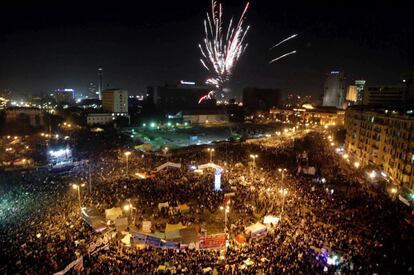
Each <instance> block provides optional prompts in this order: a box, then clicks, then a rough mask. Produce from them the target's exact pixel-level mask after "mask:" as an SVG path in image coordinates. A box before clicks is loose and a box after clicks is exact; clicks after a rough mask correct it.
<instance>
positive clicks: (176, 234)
mask: <svg viewBox="0 0 414 275" xmlns="http://www.w3.org/2000/svg"><path fill="white" fill-rule="evenodd" d="M185 228H187V227H186V226H184V225H182V223H177V224H171V223H167V226H166V227H165V239H166V240H179V239H181V234H180V230H181V229H185Z"/></svg>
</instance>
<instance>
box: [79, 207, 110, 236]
mask: <svg viewBox="0 0 414 275" xmlns="http://www.w3.org/2000/svg"><path fill="white" fill-rule="evenodd" d="M81 216H82V219H83V220H84V221H85V222H86V223H87V224H89V225H90V226H91V227H92V228H93V229H94V230H95V231H96V232H103V231H104V230H105V229H106V228H107V225H106V222H105V220H104V218H103V217H102V216H101V214H100V213H99V211H98V210H97V209H96V208H92V207H82V208H81Z"/></svg>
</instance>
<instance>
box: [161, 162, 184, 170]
mask: <svg viewBox="0 0 414 275" xmlns="http://www.w3.org/2000/svg"><path fill="white" fill-rule="evenodd" d="M167 167H173V168H181V163H174V162H166V163H164V164H162V165H160V166H158V167H157V168H155V171H157V172H159V171H161V170H163V169H165V168H167Z"/></svg>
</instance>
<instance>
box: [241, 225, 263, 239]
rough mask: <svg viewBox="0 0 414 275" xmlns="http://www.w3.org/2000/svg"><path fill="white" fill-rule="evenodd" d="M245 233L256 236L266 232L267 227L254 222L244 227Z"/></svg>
mask: <svg viewBox="0 0 414 275" xmlns="http://www.w3.org/2000/svg"><path fill="white" fill-rule="evenodd" d="M245 231H246V234H251V236H252V237H258V236H261V235H263V234H266V232H267V227H266V226H265V225H263V224H261V223H259V222H258V223H255V224H252V225H250V226H248V227H246V230H245Z"/></svg>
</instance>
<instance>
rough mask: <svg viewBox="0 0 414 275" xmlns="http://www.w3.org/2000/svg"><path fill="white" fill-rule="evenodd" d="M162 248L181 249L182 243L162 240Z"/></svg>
mask: <svg viewBox="0 0 414 275" xmlns="http://www.w3.org/2000/svg"><path fill="white" fill-rule="evenodd" d="M161 248H165V249H180V243H177V242H169V241H164V240H161Z"/></svg>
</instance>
